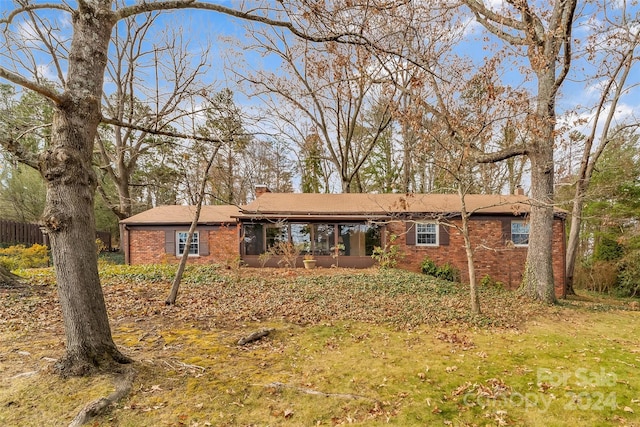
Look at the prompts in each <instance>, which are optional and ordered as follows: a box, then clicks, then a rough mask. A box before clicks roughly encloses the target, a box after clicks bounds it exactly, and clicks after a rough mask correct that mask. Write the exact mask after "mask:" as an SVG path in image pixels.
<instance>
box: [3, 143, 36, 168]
mask: <svg viewBox="0 0 640 427" xmlns="http://www.w3.org/2000/svg"><path fill="white" fill-rule="evenodd" d="M23 135H24V134H23ZM0 146H1V147H4V149H5V150H7V152H8V153H10V154H12V155H13V156H15V157H16V159H18V161H19V162H20V163H24V164H25V165H27V166H30V167H32V168H34V169H35V170H37V171H39V170H40V162H39V158H38V156H37V155H36V154H34V153H31V152H29V151H27V150H25V148H24V146H22V144H20V143H19V142H18V141H17V140H16V139H2V138H0Z"/></svg>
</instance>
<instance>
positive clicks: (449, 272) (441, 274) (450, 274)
mask: <svg viewBox="0 0 640 427" xmlns="http://www.w3.org/2000/svg"><path fill="white" fill-rule="evenodd" d="M436 277H437V278H439V279H443V280H448V281H450V282H459V281H460V270H458V269H457V268H455V267H454V266H453V265H451V264H449V263H448V262H447V263H446V264H445V265H443V266H442V267H439V268H438V271H437V272H436Z"/></svg>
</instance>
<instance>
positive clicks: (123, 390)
mask: <svg viewBox="0 0 640 427" xmlns="http://www.w3.org/2000/svg"><path fill="white" fill-rule="evenodd" d="M135 377H136V371H135V369H133V368H128V369H126V370H125V371H124V372H123V373H122V374H120V375H119V376H117V377H116V378H115V380H114V382H115V386H116V390H115V391H114V392H113V393H111V394H110V395H109V396H107V397H101V398H100V399H98V400H94V401H93V402H91V403H89V404H88V405H87V406H85V407H84V408H82V410H81V411H80V412H79V413H78V415H76V417H75V418H74V419H73V421H71V424H69V427H80V426H82V425H83V424H86V423H87V422H89V420H91V419H92V418H94V417H97V416H98V415H102V414H104V413H106V412H107V411H108V410H109V409H110V408H111V406H112V405H113V404H115V403H116V402H118V401H119V400H121V399H122V398H124V397H126V396H127V395H128V394H129V393H131V388H132V387H133V380H134V379H135Z"/></svg>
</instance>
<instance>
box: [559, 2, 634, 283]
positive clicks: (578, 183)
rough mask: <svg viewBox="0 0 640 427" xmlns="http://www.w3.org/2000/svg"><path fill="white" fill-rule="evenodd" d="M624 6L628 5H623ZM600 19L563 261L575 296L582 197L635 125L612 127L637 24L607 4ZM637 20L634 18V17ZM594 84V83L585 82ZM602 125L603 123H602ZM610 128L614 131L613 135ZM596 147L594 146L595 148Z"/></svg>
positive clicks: (627, 11)
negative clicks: (595, 95) (609, 150)
mask: <svg viewBox="0 0 640 427" xmlns="http://www.w3.org/2000/svg"><path fill="white" fill-rule="evenodd" d="M623 5H624V6H625V7H627V6H628V5H627V4H626V3H623ZM600 7H602V10H603V12H604V13H603V14H602V15H603V17H604V18H603V19H602V20H598V21H597V22H596V24H595V25H597V28H593V29H592V30H593V35H592V36H591V39H590V40H589V41H588V43H589V45H588V47H587V48H588V51H587V52H585V53H586V54H588V58H594V59H595V60H597V61H598V64H597V65H598V67H597V69H598V72H597V74H596V75H595V76H594V78H593V81H595V83H596V84H595V86H597V87H599V88H601V90H600V97H599V99H598V101H597V105H596V106H595V107H594V110H593V113H592V115H593V118H592V119H591V122H590V123H589V127H590V131H589V133H588V135H587V136H586V139H585V141H584V147H583V149H582V159H581V160H580V166H579V169H578V172H577V175H576V176H575V178H574V177H572V178H574V179H575V194H574V198H573V203H572V210H571V228H570V230H569V240H568V243H567V262H566V277H567V283H566V293H567V294H568V295H572V294H574V293H575V292H574V290H573V276H574V271H575V266H576V259H577V253H578V246H579V242H580V230H581V224H582V210H583V207H584V203H585V197H586V194H587V190H588V188H589V183H590V181H591V176H592V175H593V172H594V170H595V168H596V165H597V162H598V160H599V159H600V157H601V156H602V153H603V152H604V150H605V149H606V147H607V145H608V144H609V142H610V141H612V140H615V139H616V136H617V135H616V132H619V131H621V130H623V129H625V128H626V127H627V126H633V127H637V126H638V119H637V118H631V120H629V121H627V122H618V123H617V126H615V116H616V113H617V107H618V104H619V103H620V102H621V101H622V99H623V97H624V96H625V94H627V93H628V89H629V88H628V85H627V82H628V78H629V76H630V74H631V71H632V69H633V68H634V67H637V65H638V59H639V56H638V52H637V51H638V50H639V49H640V29H639V28H638V26H637V25H638V24H637V21H636V20H634V17H633V16H632V15H631V13H632V12H631V10H630V9H622V10H618V11H617V13H610V12H611V11H609V8H611V7H612V5H611V4H609V3H608V2H606V1H603V2H602V4H601V5H600ZM635 18H637V16H636V17H635ZM588 82H589V83H590V84H592V85H593V82H592V81H591V80H590V81H588ZM601 119H603V120H604V123H602V120H601ZM612 126H615V128H616V130H615V131H614V132H612ZM594 144H595V145H594Z"/></svg>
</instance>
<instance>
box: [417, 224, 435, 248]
mask: <svg viewBox="0 0 640 427" xmlns="http://www.w3.org/2000/svg"><path fill="white" fill-rule="evenodd" d="M438 228H439V227H438V223H437V222H419V223H416V244H417V245H419V246H438Z"/></svg>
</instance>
